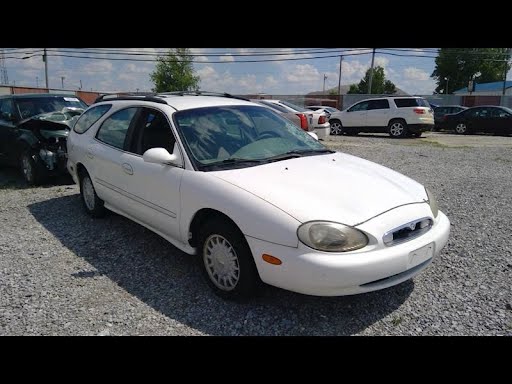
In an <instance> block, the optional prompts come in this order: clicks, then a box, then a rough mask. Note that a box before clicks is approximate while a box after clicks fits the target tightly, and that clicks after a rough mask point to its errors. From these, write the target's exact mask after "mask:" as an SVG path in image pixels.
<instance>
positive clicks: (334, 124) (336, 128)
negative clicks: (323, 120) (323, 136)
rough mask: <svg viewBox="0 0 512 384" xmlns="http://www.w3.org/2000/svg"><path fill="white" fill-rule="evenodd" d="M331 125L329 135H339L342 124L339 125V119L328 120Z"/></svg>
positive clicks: (341, 130) (341, 131)
mask: <svg viewBox="0 0 512 384" xmlns="http://www.w3.org/2000/svg"><path fill="white" fill-rule="evenodd" d="M329 124H330V125H331V135H341V134H342V133H343V126H342V125H341V121H339V120H331V121H329Z"/></svg>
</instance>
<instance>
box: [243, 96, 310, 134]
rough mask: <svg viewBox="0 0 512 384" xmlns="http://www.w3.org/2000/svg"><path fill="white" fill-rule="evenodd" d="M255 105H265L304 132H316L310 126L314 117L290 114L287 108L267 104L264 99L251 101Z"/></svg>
mask: <svg viewBox="0 0 512 384" xmlns="http://www.w3.org/2000/svg"><path fill="white" fill-rule="evenodd" d="M250 101H252V102H253V103H258V104H261V105H264V106H265V107H268V108H272V109H273V110H275V111H276V112H277V113H280V114H281V116H283V117H286V118H287V119H288V120H290V121H291V122H292V123H294V124H295V125H296V126H297V127H299V128H301V129H303V130H304V131H314V129H313V128H312V127H311V126H310V124H309V122H310V121H312V115H311V116H309V118H308V115H307V114H305V113H302V112H290V111H289V110H288V109H286V108H285V107H283V106H281V105H279V104H275V103H266V102H265V100H262V99H253V100H250Z"/></svg>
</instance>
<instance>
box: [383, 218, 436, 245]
mask: <svg viewBox="0 0 512 384" xmlns="http://www.w3.org/2000/svg"><path fill="white" fill-rule="evenodd" d="M433 224H434V221H433V220H432V219H431V218H430V217H423V218H421V219H418V220H414V221H411V222H409V223H406V224H403V225H401V226H399V227H396V228H393V229H392V230H391V231H388V232H386V233H385V234H384V236H383V237H382V240H383V241H384V244H385V245H387V246H392V245H396V244H400V243H403V242H405V241H409V240H412V239H414V238H416V237H418V236H421V235H423V234H424V233H426V232H428V231H429V230H430V228H432V225H433Z"/></svg>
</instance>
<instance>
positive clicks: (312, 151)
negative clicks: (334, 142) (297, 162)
mask: <svg viewBox="0 0 512 384" xmlns="http://www.w3.org/2000/svg"><path fill="white" fill-rule="evenodd" d="M334 152H335V151H331V150H330V149H302V150H293V151H288V152H285V153H282V154H280V155H276V156H272V157H268V158H266V159H265V161H267V162H273V161H281V160H288V159H294V158H296V157H302V156H304V155H311V154H316V153H334Z"/></svg>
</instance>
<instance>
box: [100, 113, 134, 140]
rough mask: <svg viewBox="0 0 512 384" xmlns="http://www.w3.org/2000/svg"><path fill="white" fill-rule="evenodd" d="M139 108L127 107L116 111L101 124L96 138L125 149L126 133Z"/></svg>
mask: <svg viewBox="0 0 512 384" xmlns="http://www.w3.org/2000/svg"><path fill="white" fill-rule="evenodd" d="M137 109H138V108H127V109H123V110H121V111H118V112H116V113H114V114H113V115H112V116H110V117H109V118H108V119H106V120H105V121H104V122H103V124H101V127H100V129H99V131H98V134H97V135H96V138H97V139H98V140H100V141H103V142H104V143H105V144H108V145H111V146H113V147H115V148H119V149H124V142H125V140H126V134H127V133H128V128H129V127H130V123H131V121H132V119H133V116H134V115H135V112H137Z"/></svg>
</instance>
